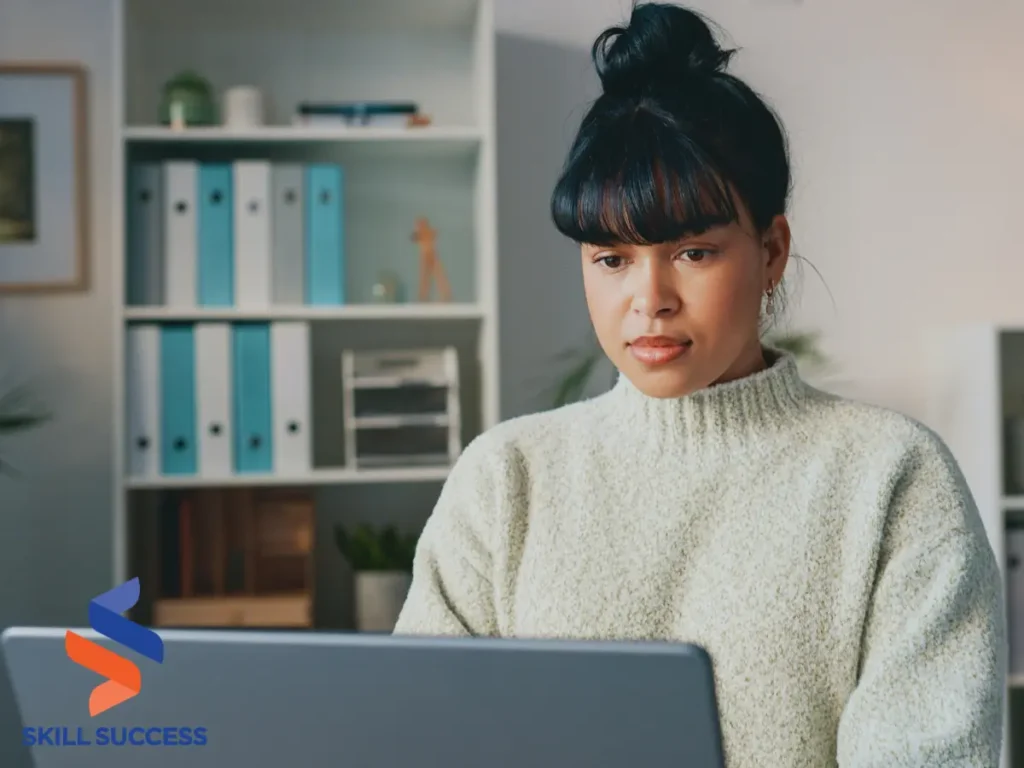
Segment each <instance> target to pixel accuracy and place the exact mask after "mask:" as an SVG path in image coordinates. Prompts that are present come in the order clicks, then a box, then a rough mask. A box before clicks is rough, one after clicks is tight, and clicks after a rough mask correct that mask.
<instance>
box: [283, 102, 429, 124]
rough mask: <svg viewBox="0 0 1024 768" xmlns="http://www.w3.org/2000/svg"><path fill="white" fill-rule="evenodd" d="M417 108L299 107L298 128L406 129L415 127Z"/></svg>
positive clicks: (410, 104)
mask: <svg viewBox="0 0 1024 768" xmlns="http://www.w3.org/2000/svg"><path fill="white" fill-rule="evenodd" d="M418 117H419V106H418V105H417V104H416V103H414V102H409V101H348V102H326V103H311V102H303V103H301V104H299V106H298V108H297V109H296V113H295V122H296V124H298V125H306V126H317V127H334V128H342V127H343V128H370V127H372V128H407V127H411V126H413V125H416V124H417V119H418Z"/></svg>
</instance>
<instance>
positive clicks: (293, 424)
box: [288, 421, 299, 435]
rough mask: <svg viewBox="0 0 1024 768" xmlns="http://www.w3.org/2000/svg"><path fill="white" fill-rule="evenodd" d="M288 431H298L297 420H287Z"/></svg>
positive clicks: (293, 432)
mask: <svg viewBox="0 0 1024 768" xmlns="http://www.w3.org/2000/svg"><path fill="white" fill-rule="evenodd" d="M288 431H289V432H291V433H292V434H293V435H294V434H295V433H296V432H298V431H299V422H297V421H289V422H288Z"/></svg>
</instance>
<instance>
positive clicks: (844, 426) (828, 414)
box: [801, 391, 962, 484]
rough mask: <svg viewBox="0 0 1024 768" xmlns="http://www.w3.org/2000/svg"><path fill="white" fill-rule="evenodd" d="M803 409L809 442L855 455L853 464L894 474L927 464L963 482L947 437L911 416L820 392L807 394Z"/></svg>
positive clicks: (933, 470) (949, 478) (938, 473)
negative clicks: (874, 467) (806, 405)
mask: <svg viewBox="0 0 1024 768" xmlns="http://www.w3.org/2000/svg"><path fill="white" fill-rule="evenodd" d="M805 413H806V414H807V418H806V421H805V422H804V423H803V424H802V425H801V428H802V430H803V431H805V432H806V434H807V436H808V442H809V443H810V444H811V445H814V444H815V443H818V444H821V442H822V441H827V442H831V443H833V445H836V446H837V447H839V448H842V449H844V450H845V451H847V454H848V455H849V456H851V457H859V459H858V460H857V463H859V464H865V463H866V464H871V465H874V466H876V467H879V466H880V465H881V466H884V467H885V468H887V469H888V470H889V471H890V472H891V473H893V474H906V473H908V472H917V471H919V470H921V469H923V468H927V469H928V470H929V471H930V473H932V474H933V475H934V476H936V477H938V476H942V477H943V479H945V480H946V481H948V482H952V483H955V484H960V483H961V482H962V474H961V471H960V467H959V465H958V464H957V461H956V459H955V458H954V456H953V454H952V451H951V450H950V448H949V446H948V445H947V443H946V441H945V440H944V439H943V437H942V436H941V435H940V434H939V433H938V432H937V431H935V429H934V428H933V427H931V426H929V425H927V424H925V423H924V422H923V421H921V420H920V419H918V418H915V417H914V416H911V415H909V414H907V413H904V412H902V411H898V410H896V409H894V408H890V407H887V406H883V405H878V404H873V403H869V402H865V401H862V400H858V399H855V398H851V397H845V396H840V395H834V394H828V393H825V392H820V391H818V392H816V393H815V395H814V396H812V397H811V398H809V399H808V407H807V409H806V411H805Z"/></svg>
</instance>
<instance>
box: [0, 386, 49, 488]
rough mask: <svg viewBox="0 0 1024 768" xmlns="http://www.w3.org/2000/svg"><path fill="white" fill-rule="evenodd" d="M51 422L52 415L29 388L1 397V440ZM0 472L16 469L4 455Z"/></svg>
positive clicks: (18, 387) (13, 389)
mask: <svg viewBox="0 0 1024 768" xmlns="http://www.w3.org/2000/svg"><path fill="white" fill-rule="evenodd" d="M49 420H50V414H49V413H48V412H47V411H46V410H44V409H43V408H42V407H40V405H39V404H38V403H37V402H36V401H35V399H34V398H33V397H32V396H31V393H30V392H29V390H28V387H26V386H23V385H22V386H17V387H13V388H11V389H9V390H8V391H7V392H5V393H4V394H2V395H0V438H3V437H5V436H7V435H10V434H14V433H15V432H25V431H27V430H29V429H33V428H34V427H37V426H39V425H40V424H43V423H44V422H47V421H49ZM0 472H5V473H7V474H12V473H13V472H14V468H13V467H12V466H11V465H10V464H9V463H8V462H7V461H5V460H4V458H3V456H2V455H0Z"/></svg>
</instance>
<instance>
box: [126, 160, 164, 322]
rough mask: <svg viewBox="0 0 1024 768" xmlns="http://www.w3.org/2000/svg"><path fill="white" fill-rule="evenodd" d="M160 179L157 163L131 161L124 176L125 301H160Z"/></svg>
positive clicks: (145, 303) (136, 303)
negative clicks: (125, 237) (125, 205)
mask: <svg viewBox="0 0 1024 768" xmlns="http://www.w3.org/2000/svg"><path fill="white" fill-rule="evenodd" d="M163 192H164V183H163V169H162V167H161V165H160V164H159V163H133V164H132V165H131V168H130V170H129V176H128V196H129V205H128V265H127V270H126V277H127V285H126V288H127V291H128V304H129V305H130V306H159V305H160V304H163V303H164V291H163V277H164V259H163V247H164V231H163V216H164V197H163Z"/></svg>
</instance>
